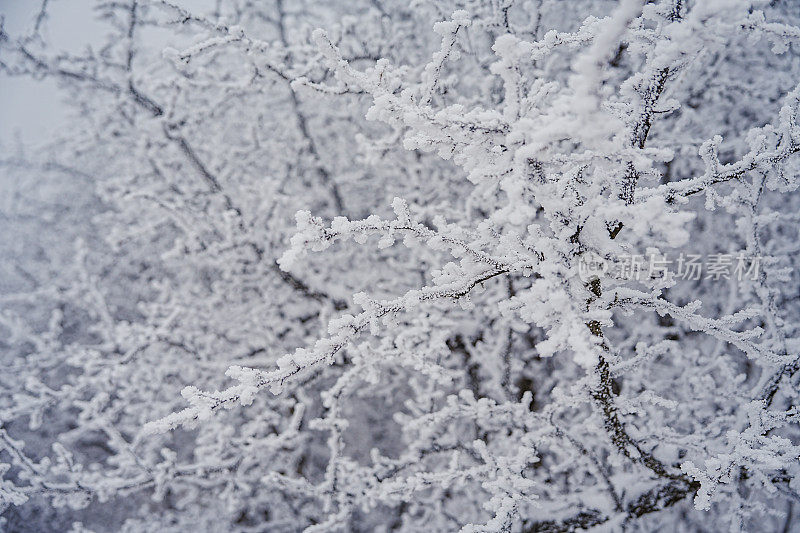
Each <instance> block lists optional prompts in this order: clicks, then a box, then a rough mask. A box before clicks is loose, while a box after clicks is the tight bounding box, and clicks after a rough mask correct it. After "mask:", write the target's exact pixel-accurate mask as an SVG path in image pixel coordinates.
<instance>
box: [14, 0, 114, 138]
mask: <svg viewBox="0 0 800 533" xmlns="http://www.w3.org/2000/svg"><path fill="white" fill-rule="evenodd" d="M39 5H40V3H39V2H38V1H36V0H0V16H2V17H3V18H4V25H5V28H6V31H7V32H8V33H9V34H10V35H12V36H15V35H20V34H23V33H24V32H25V31H26V30H27V29H29V28H30V27H31V25H32V23H33V20H34V18H35V16H36V13H37V12H38V9H39ZM90 6H91V0H68V1H66V0H61V1H59V0H51V2H50V4H49V9H48V12H49V17H48V20H47V22H46V25H45V27H44V34H45V36H46V37H47V39H48V41H49V42H52V43H53V44H55V45H56V48H59V49H67V50H70V51H79V50H81V49H84V48H85V47H86V46H89V45H90V44H91V43H92V39H93V38H94V39H96V38H98V37H100V36H101V35H102V34H101V31H102V30H101V29H100V28H99V26H98V25H97V23H96V22H95V21H94V20H93V17H92V11H91V7H90ZM61 96H62V95H61V93H60V91H59V90H58V88H57V86H56V84H55V83H54V82H53V81H52V80H32V79H30V78H9V77H8V76H6V75H4V74H2V73H0V142H2V143H3V144H4V145H7V144H8V143H12V142H13V140H14V138H15V136H16V135H19V137H20V138H21V139H22V141H23V142H24V143H25V144H26V145H30V146H35V145H40V144H42V143H46V142H47V141H49V140H51V139H52V138H53V136H54V134H55V133H56V132H57V131H58V130H59V129H60V128H63V127H64V125H65V114H64V110H63V106H62V105H61V101H60V98H61Z"/></svg>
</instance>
